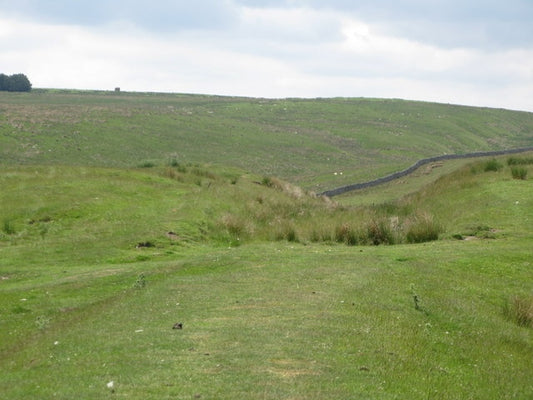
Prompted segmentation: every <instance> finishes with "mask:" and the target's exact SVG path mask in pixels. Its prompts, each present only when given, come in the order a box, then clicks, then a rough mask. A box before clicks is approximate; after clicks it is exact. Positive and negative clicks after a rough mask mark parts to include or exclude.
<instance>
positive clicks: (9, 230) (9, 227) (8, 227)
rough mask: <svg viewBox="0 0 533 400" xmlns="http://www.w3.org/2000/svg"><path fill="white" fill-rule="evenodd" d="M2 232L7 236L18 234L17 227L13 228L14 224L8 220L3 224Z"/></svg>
mask: <svg viewBox="0 0 533 400" xmlns="http://www.w3.org/2000/svg"><path fill="white" fill-rule="evenodd" d="M2 231H3V232H4V233H5V234H6V235H14V234H15V233H17V232H16V230H15V227H14V226H13V223H12V222H11V221H10V220H8V219H5V220H4V222H3V224H2Z"/></svg>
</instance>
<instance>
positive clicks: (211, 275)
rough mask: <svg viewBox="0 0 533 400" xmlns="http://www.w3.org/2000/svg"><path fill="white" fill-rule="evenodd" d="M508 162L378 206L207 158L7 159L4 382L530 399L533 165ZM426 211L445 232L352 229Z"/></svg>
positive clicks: (223, 393) (165, 394) (94, 392)
mask: <svg viewBox="0 0 533 400" xmlns="http://www.w3.org/2000/svg"><path fill="white" fill-rule="evenodd" d="M490 161H491V160H488V161H484V160H481V161H477V162H476V163H473V164H470V165H466V166H464V167H462V168H458V169H457V170H456V171H455V172H452V173H448V174H445V175H443V176H442V177H441V178H440V179H432V180H430V181H428V183H427V184H426V185H425V186H423V189H422V190H416V191H415V192H413V193H411V194H409V195H407V196H400V195H399V193H400V192H401V189H400V187H399V183H397V182H396V183H394V185H395V188H394V193H396V194H395V198H396V200H394V201H392V200H391V201H389V202H386V203H379V204H375V205H374V206H372V205H367V206H350V205H341V204H337V203H331V202H327V201H325V200H323V199H317V198H314V197H313V196H311V195H309V194H306V193H305V192H304V191H301V190H298V189H297V188H295V187H293V186H292V185H288V184H285V183H283V182H282V181H279V180H265V181H261V178H258V177H256V176H253V175H248V174H246V173H243V172H242V171H238V170H235V169H218V168H213V167H210V168H206V167H203V166H199V165H175V166H169V167H161V168H157V167H156V168H142V169H113V168H88V167H60V166H48V167H37V166H26V167H10V168H4V170H3V172H2V174H1V176H0V184H1V186H2V192H1V193H0V202H1V204H2V208H1V215H0V222H2V223H3V224H2V226H0V229H1V231H0V255H1V257H0V272H1V273H0V275H1V276H2V280H1V281H0V304H2V307H1V311H0V324H1V327H2V329H1V330H0V368H1V369H2V375H1V377H0V392H1V393H2V394H3V396H5V397H6V398H9V399H19V398H20V399H28V398H63V399H68V398H72V397H73V396H76V397H77V398H82V399H85V398H86V399H92V398H107V397H109V398H127V399H165V398H168V399H170V398H183V399H194V398H205V399H250V398H264V399H279V398H305V399H323V398H354V397H355V398H376V399H396V398H413V399H427V398H440V399H446V398H467V399H468V398H471V399H479V398H483V399H506V398H508V399H511V398H513V399H516V398H518V399H527V398H530V397H531V395H532V394H533V385H532V383H531V382H533V373H532V370H531V368H530V366H531V358H532V356H533V329H531V327H529V326H523V325H519V324H517V323H515V322H514V320H513V319H512V318H511V317H510V314H509V308H510V307H511V305H512V303H511V299H513V298H515V297H516V296H519V297H520V298H527V296H528V295H530V294H531V291H532V286H531V282H532V278H533V275H532V270H531V262H532V260H531V246H530V244H531V240H532V239H533V237H532V231H531V221H532V220H533V203H532V198H533V197H532V196H531V180H530V179H526V180H519V179H513V177H512V174H511V170H510V169H511V167H510V166H507V165H506V164H505V159H504V158H502V159H500V164H501V166H502V167H501V168H500V169H499V170H496V171H490V170H489V171H485V168H486V165H487V163H488V162H490ZM492 164H493V163H492V162H490V165H492ZM443 168H444V167H443ZM525 168H527V169H528V172H529V174H530V175H531V173H532V172H533V171H531V165H529V164H527V165H526V167H525ZM530 175H529V176H530ZM419 178H424V179H425V176H423V177H422V176H421V177H413V178H412V179H419ZM258 181H259V183H261V184H257V183H255V182H258ZM417 186H418V187H420V185H419V184H417ZM407 187H410V186H409V185H407ZM375 190H378V189H377V188H376V189H375ZM379 190H383V191H390V190H391V188H390V187H384V188H380V189H379ZM358 196H359V198H360V200H361V204H370V201H367V200H364V199H363V197H365V196H366V197H368V198H369V199H372V198H376V197H378V198H379V195H378V194H376V193H375V192H374V193H370V192H366V193H362V194H359V195H358ZM421 211H423V212H424V213H425V214H431V215H433V216H434V218H435V219H436V220H438V222H439V224H441V225H442V229H443V230H442V232H441V233H440V240H438V241H432V242H427V243H420V244H400V245H394V246H390V245H380V246H371V245H368V244H358V245H355V246H353V245H347V243H346V242H345V241H344V239H343V241H342V243H341V242H338V241H337V240H336V239H335V232H336V230H337V229H338V227H339V225H341V226H344V225H345V224H349V225H350V226H352V227H354V229H355V230H358V229H359V232H363V231H365V232H366V228H365V227H366V226H367V224H368V223H369V221H372V220H373V219H376V218H379V220H380V221H387V222H388V223H390V224H397V223H398V221H403V220H404V218H405V219H408V218H411V217H412V216H413V215H415V214H417V213H419V212H421ZM280 216H281V217H280ZM286 224H290V225H291V227H292V229H293V230H294V232H295V234H296V236H295V238H294V240H293V241H288V238H287V237H284V236H283V235H279V229H280V228H282V227H284V226H286ZM317 228H320V229H321V232H323V233H324V232H327V233H328V235H329V237H328V238H326V239H324V240H319V241H314V240H312V238H313V237H314V236H313V231H315V230H316V229H317ZM457 238H460V239H463V240H457ZM467 239H468V240H467ZM415 296H416V300H415ZM177 322H180V323H182V324H183V329H172V327H173V325H174V324H175V323H177ZM111 381H112V382H113V388H109V387H107V384H108V383H110V382H111Z"/></svg>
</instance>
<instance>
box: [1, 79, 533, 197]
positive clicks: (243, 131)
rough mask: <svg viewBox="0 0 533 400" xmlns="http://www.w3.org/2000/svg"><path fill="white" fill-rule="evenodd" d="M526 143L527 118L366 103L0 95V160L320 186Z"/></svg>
mask: <svg viewBox="0 0 533 400" xmlns="http://www.w3.org/2000/svg"><path fill="white" fill-rule="evenodd" d="M527 146H533V114H532V113H526V112H516V111H508V110H497V109H486V108H473V107H462V106H453V105H444V104H433V103H422V102H410V101H402V100H377V99H376V100H373V99H343V98H340V99H314V100H302V99H280V100H268V99H252V98H231V97H216V96H198V95H173V94H142V93H114V92H71V91H48V90H45V91H34V92H32V93H30V94H13V93H2V94H0V164H4V165H6V164H7V165H9V164H13V163H15V164H20V163H22V164H63V165H83V166H108V167H117V166H119V167H132V166H138V165H141V164H144V163H148V162H155V163H157V164H164V163H166V162H168V160H170V159H177V160H178V161H179V162H182V163H189V162H192V163H202V164H203V163H207V162H209V163H214V164H218V165H226V166H234V167H237V168H240V169H243V170H246V171H252V172H254V173H257V174H262V175H268V176H277V177H280V178H282V179H285V180H288V181H290V182H292V183H295V184H298V185H299V186H302V187H304V188H306V189H310V190H314V191H317V192H318V191H322V190H325V189H331V188H332V187H338V186H342V185H345V184H350V183H354V182H359V181H364V180H369V179H372V178H376V177H379V176H382V175H386V174H389V173H391V172H395V171H397V170H400V169H403V168H406V167H408V166H409V165H411V164H413V162H415V161H416V160H418V159H421V158H425V157H429V156H435V155H440V154H445V153H466V152H470V151H486V150H501V149H506V148H517V147H527Z"/></svg>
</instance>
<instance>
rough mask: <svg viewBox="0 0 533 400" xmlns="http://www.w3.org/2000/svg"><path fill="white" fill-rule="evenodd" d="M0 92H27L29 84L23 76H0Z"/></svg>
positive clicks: (29, 88)
mask: <svg viewBox="0 0 533 400" xmlns="http://www.w3.org/2000/svg"><path fill="white" fill-rule="evenodd" d="M0 90H2V91H7V92H29V91H30V90H31V82H30V80H29V79H28V77H27V76H26V75H24V74H14V75H9V76H8V75H6V74H0Z"/></svg>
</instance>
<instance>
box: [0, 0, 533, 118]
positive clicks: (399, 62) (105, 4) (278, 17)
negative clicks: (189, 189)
mask: <svg viewBox="0 0 533 400" xmlns="http://www.w3.org/2000/svg"><path fill="white" fill-rule="evenodd" d="M532 21H533V0H507V1H502V0H468V1H465V0H330V1H327V0H308V1H304V0H189V1H181V0H175V1H171V0H130V1H127V0H88V1H86V0H55V1H54V0H16V1H14V0H0V72H1V73H6V74H13V73H19V72H21V73H25V74H26V75H28V77H29V78H30V81H31V82H32V83H33V86H34V87H53V88H78V89H109V90H113V88H114V87H116V86H119V87H121V88H122V90H126V91H164V92H182V93H183V92H185V93H204V94H218V95H242V96H253V97H338V96H342V97H385V98H403V99H413V100H426V101H438V102H444V103H454V104H467V105H476V106H489V107H501V108H509V109H517V110H526V111H533V22H532Z"/></svg>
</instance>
